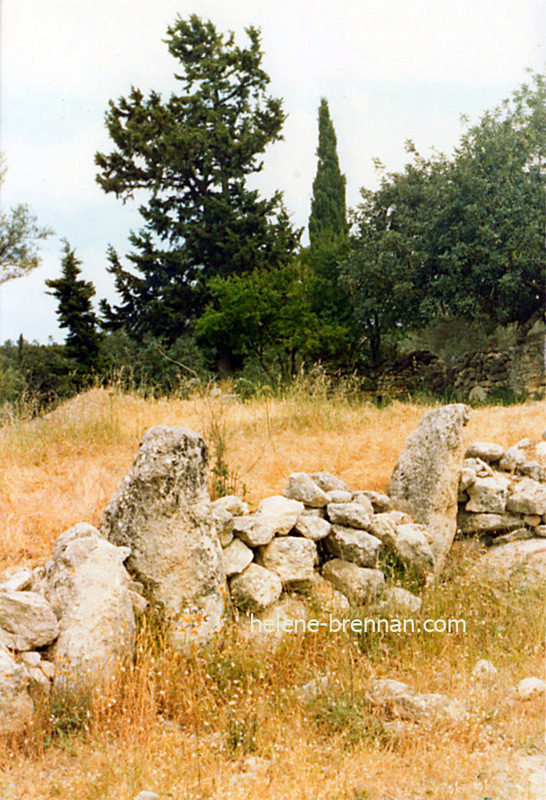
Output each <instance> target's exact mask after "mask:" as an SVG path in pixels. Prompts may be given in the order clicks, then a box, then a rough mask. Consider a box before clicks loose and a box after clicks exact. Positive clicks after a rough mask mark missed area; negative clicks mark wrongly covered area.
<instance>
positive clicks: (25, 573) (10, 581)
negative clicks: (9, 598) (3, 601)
mask: <svg viewBox="0 0 546 800" xmlns="http://www.w3.org/2000/svg"><path fill="white" fill-rule="evenodd" d="M33 577H34V573H33V571H32V570H31V569H29V568H28V567H24V568H23V569H17V570H15V572H13V573H12V574H11V575H10V576H9V577H8V578H6V579H5V580H4V579H3V580H2V583H1V584H0V590H2V591H7V592H23V591H25V589H29V588H30V587H31V585H32V579H33Z"/></svg>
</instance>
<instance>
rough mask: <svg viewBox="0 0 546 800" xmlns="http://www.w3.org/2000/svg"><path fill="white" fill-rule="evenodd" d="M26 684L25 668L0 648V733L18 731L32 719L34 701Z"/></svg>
mask: <svg viewBox="0 0 546 800" xmlns="http://www.w3.org/2000/svg"><path fill="white" fill-rule="evenodd" d="M27 686H28V675H27V672H26V670H25V668H24V667H23V666H22V665H20V664H17V663H16V662H15V661H14V660H13V658H12V657H11V656H10V655H9V654H8V653H7V652H5V651H4V650H2V649H1V648H0V733H18V732H20V731H22V730H24V728H25V726H26V725H27V724H28V723H29V722H30V720H31V719H32V715H33V713H34V703H33V702H32V700H31V699H30V697H29V694H28V691H27Z"/></svg>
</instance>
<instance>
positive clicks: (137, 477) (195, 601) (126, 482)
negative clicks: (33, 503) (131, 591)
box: [101, 425, 229, 649]
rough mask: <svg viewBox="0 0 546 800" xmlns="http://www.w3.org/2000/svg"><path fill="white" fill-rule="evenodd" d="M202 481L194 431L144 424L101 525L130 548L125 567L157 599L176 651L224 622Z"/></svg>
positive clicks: (216, 548)
mask: <svg viewBox="0 0 546 800" xmlns="http://www.w3.org/2000/svg"><path fill="white" fill-rule="evenodd" d="M207 484H208V476H207V447H206V444H205V442H204V441H203V439H202V438H201V437H200V436H199V435H198V434H196V433H194V432H193V431H190V430H188V429H187V428H182V427H180V426H167V425H158V426H157V427H155V428H150V430H148V431H147V432H146V433H145V434H144V437H143V439H142V441H141V443H140V448H139V451H138V453H137V455H136V458H135V460H134V462H133V467H132V469H131V472H130V473H129V474H128V475H127V476H126V477H125V478H124V479H123V481H122V484H121V486H120V488H119V490H118V492H117V493H116V494H115V495H114V497H113V498H112V499H111V501H110V502H109V504H108V505H107V507H106V509H105V512H104V516H103V519H102V524H101V530H102V532H103V533H104V535H105V536H106V537H107V538H108V539H109V540H110V541H111V542H113V543H114V544H116V545H123V546H128V547H130V548H131V556H130V558H129V560H128V562H127V563H128V567H129V569H130V570H131V571H132V572H134V573H136V575H137V576H138V578H139V580H141V581H142V582H143V583H145V584H146V585H147V586H148V587H149V588H150V589H151V591H152V593H153V596H154V599H155V600H156V601H158V602H160V603H162V604H163V606H164V609H165V613H166V615H167V617H168V618H169V620H170V623H171V628H170V630H171V635H172V639H173V641H174V643H175V645H176V646H178V647H180V648H182V649H188V648H191V647H192V646H193V645H195V644H200V643H203V642H206V641H208V640H210V638H211V637H213V636H214V635H215V634H217V633H218V631H220V630H221V629H222V627H223V625H224V621H225V613H226V599H227V594H228V592H227V584H226V576H225V572H224V569H223V563H222V552H221V546H220V542H219V540H218V536H217V533H216V528H215V524H214V521H213V515H212V510H211V503H210V499H209V494H208V486H207ZM228 510H229V509H228Z"/></svg>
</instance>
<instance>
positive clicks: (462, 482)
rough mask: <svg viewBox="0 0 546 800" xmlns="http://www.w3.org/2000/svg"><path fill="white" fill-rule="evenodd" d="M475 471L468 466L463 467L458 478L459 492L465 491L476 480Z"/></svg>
mask: <svg viewBox="0 0 546 800" xmlns="http://www.w3.org/2000/svg"><path fill="white" fill-rule="evenodd" d="M476 477H477V476H476V471H475V470H473V469H470V467H463V468H462V470H461V477H460V478H459V492H466V490H467V489H468V487H469V486H472V484H473V483H475V482H476Z"/></svg>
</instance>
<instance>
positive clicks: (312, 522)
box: [294, 513, 331, 542]
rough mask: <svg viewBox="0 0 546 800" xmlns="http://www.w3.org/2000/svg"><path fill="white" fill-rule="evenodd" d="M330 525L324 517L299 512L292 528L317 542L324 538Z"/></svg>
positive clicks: (328, 531)
mask: <svg viewBox="0 0 546 800" xmlns="http://www.w3.org/2000/svg"><path fill="white" fill-rule="evenodd" d="M330 528H331V525H330V523H329V522H328V520H326V519H321V517H315V516H311V515H309V514H305V513H304V514H300V516H299V517H298V519H297V520H296V524H295V525H294V529H295V530H296V531H297V532H298V533H299V534H301V536H305V538H306V539H311V541H312V542H318V541H319V540H320V539H324V538H325V537H326V536H328V534H329V533H330Z"/></svg>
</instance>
